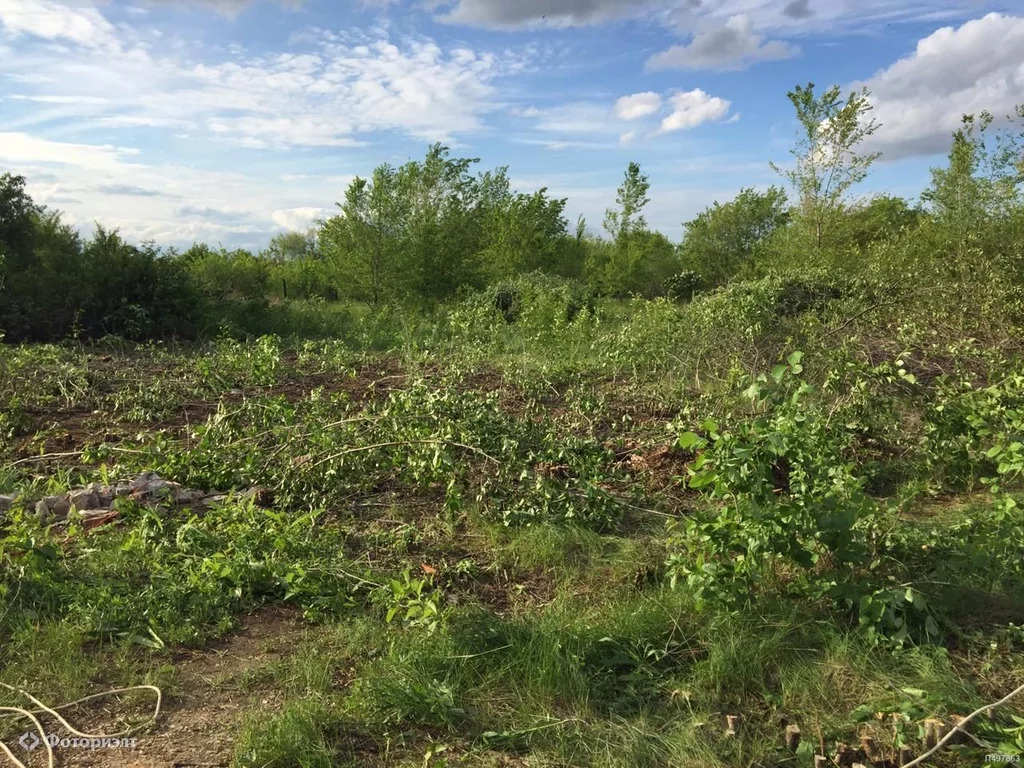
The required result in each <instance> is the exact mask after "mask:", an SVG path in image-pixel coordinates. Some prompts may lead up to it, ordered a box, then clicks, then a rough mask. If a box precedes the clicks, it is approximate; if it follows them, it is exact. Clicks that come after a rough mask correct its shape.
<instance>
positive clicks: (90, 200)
mask: <svg viewBox="0 0 1024 768" xmlns="http://www.w3.org/2000/svg"><path fill="white" fill-rule="evenodd" d="M0 165H2V166H3V167H4V169H5V170H11V171H13V172H14V173H20V174H23V175H24V176H25V177H26V178H27V180H28V187H29V193H30V194H31V195H32V196H33V197H34V198H35V200H36V202H39V203H41V204H43V205H49V206H54V207H57V208H59V209H62V210H63V211H64V212H65V219H66V221H68V222H69V223H71V224H73V225H76V226H79V227H81V228H84V229H89V228H90V227H91V226H92V224H93V223H94V222H96V221H99V222H101V223H103V225H104V226H108V227H114V228H119V229H120V230H121V232H122V233H123V234H124V235H125V236H126V237H127V238H128V239H129V240H132V241H135V242H138V241H142V240H154V241H156V242H157V243H160V244H162V245H170V244H174V245H179V246H180V245H188V244H189V243H191V242H192V241H194V240H202V241H206V242H210V243H212V244H216V243H218V242H225V243H227V244H230V245H236V246H237V245H241V246H246V247H254V248H258V247H262V246H264V245H265V244H266V242H267V240H268V239H269V237H270V236H271V235H272V234H273V233H274V232H275V231H277V230H279V229H280V228H282V227H285V228H292V227H294V228H305V227H306V226H307V225H308V224H309V223H310V221H311V220H312V219H314V218H316V217H317V216H318V215H321V214H322V213H323V212H326V211H327V210H328V209H324V208H320V207H317V203H322V202H323V201H327V200H337V199H339V198H340V197H341V196H342V195H343V193H344V189H345V186H346V185H347V184H348V182H349V181H351V177H350V176H338V175H334V176H316V175H305V176H304V177H303V179H302V182H301V183H298V184H291V185H283V184H282V183H281V182H280V180H278V179H274V178H262V177H260V176H249V175H245V174H241V173H229V172H215V171H201V170H196V169H194V168H187V167H184V166H177V165H150V164H145V163H141V162H138V153H136V152H135V150H131V149H123V148H118V147H110V146H101V145H88V144H72V143H67V142H58V141H48V140H45V139H40V138H35V137H32V136H27V135H25V134H22V133H10V132H8V133H0ZM243 200H244V201H245V205H246V206H247V207H246V208H245V209H240V208H239V207H238V203H239V201H243Z"/></svg>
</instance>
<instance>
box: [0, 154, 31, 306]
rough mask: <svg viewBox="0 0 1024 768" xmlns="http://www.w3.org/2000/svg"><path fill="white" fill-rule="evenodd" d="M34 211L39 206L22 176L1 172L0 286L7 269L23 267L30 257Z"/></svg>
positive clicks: (0, 287) (28, 262)
mask: <svg viewBox="0 0 1024 768" xmlns="http://www.w3.org/2000/svg"><path fill="white" fill-rule="evenodd" d="M37 213H39V208H38V207H37V206H36V205H35V203H33V202H32V198H31V197H29V194H28V192H26V191H25V177H24V176H14V175H12V174H10V173H5V174H2V175H0V289H2V288H3V276H4V274H5V272H6V271H7V270H10V271H16V270H21V269H25V268H27V267H28V266H29V264H30V263H31V261H32V237H33V232H34V224H33V221H34V217H35V215H36V214H37Z"/></svg>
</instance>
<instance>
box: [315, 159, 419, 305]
mask: <svg viewBox="0 0 1024 768" xmlns="http://www.w3.org/2000/svg"><path fill="white" fill-rule="evenodd" d="M410 202H411V201H410V200H409V199H408V190H407V189H406V188H405V187H404V186H403V178H402V177H401V175H400V174H399V172H398V171H397V170H396V169H395V168H393V167H392V166H391V165H388V164H384V165H380V166H378V167H377V168H376V169H375V170H374V172H373V176H372V177H371V178H370V179H363V178H358V177H357V178H356V179H354V180H353V181H352V183H351V184H349V187H348V189H347V190H346V192H345V202H344V203H339V204H338V207H339V208H340V209H341V215H340V216H335V217H333V218H331V219H329V220H328V221H326V222H325V223H324V225H323V228H322V229H321V232H320V238H321V242H323V243H324V247H325V250H326V251H327V253H328V260H329V262H330V265H331V270H332V272H333V273H334V276H335V282H336V283H337V284H338V285H339V287H342V286H344V287H345V288H346V289H347V290H346V291H345V292H346V293H347V294H348V295H350V296H352V297H353V298H358V299H364V300H366V301H369V302H371V303H372V304H374V305H376V304H379V303H381V301H383V300H384V299H385V298H386V292H388V291H389V290H390V291H391V292H392V293H402V292H403V290H404V289H405V288H406V287H407V285H408V280H407V279H405V275H404V269H403V266H404V265H403V254H404V250H405V240H406V233H405V228H406V216H407V213H408V210H409V207H410Z"/></svg>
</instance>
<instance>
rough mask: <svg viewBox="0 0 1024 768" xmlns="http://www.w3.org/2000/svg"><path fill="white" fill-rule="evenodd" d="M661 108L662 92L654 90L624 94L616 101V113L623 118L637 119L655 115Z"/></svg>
mask: <svg viewBox="0 0 1024 768" xmlns="http://www.w3.org/2000/svg"><path fill="white" fill-rule="evenodd" d="M659 109H661V94H658V93H654V92H653V91H647V92H646V93H634V94H633V95H632V96H623V97H622V98H621V99H619V100H618V101H617V102H615V114H616V115H618V116H619V117H620V118H621V119H622V120H636V119H638V118H641V117H646V116H647V115H653V114H654V113H655V112H657V111H658V110H659Z"/></svg>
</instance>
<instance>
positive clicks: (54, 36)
mask: <svg viewBox="0 0 1024 768" xmlns="http://www.w3.org/2000/svg"><path fill="white" fill-rule="evenodd" d="M1022 6H1024V3H1021V2H1020V0H351V2H342V1H341V0H131V1H130V2H123V1H122V0H0V173H2V172H5V171H10V172H13V173H17V174H22V175H24V176H25V177H26V178H27V180H28V189H29V192H30V194H32V196H33V197H34V198H35V200H36V202H38V203H42V204H44V205H46V206H49V207H51V208H55V209H59V210H61V211H63V212H64V214H65V217H66V220H68V221H70V222H72V223H74V224H75V225H77V226H79V227H80V228H81V229H82V230H83V232H85V233H88V232H89V231H91V229H92V228H93V226H94V223H95V222H99V223H101V224H103V225H104V226H106V227H108V228H118V229H120V231H121V233H122V234H123V235H124V236H125V237H126V238H128V239H129V240H131V241H135V242H138V241H144V240H152V241H155V242H157V243H158V244H161V245H175V246H179V247H184V246H187V245H189V244H191V243H192V242H195V241H202V242H207V243H210V244H211V245H223V246H225V247H248V248H260V247H263V246H264V245H265V244H266V243H267V242H268V241H269V239H270V237H272V236H273V235H274V234H275V233H277V232H281V231H284V230H287V229H304V228H306V227H308V226H310V224H311V223H312V222H314V221H315V220H317V219H318V218H321V217H324V216H329V215H332V212H334V211H336V208H335V204H336V203H337V202H338V201H339V200H342V199H343V198H344V191H345V188H346V186H347V185H348V184H349V183H350V181H351V180H352V178H354V177H355V176H366V175H369V174H370V173H371V172H372V170H373V168H374V167H375V166H377V165H379V164H381V163H385V162H386V163H391V164H401V163H404V162H406V161H408V160H412V159H421V158H422V157H423V155H424V154H425V152H426V149H427V147H428V146H429V145H430V144H431V143H433V142H442V143H444V144H446V145H448V146H449V147H451V149H452V152H453V154H455V155H456V156H460V157H473V158H480V161H481V162H480V163H479V165H478V168H479V170H485V169H489V168H495V167H499V166H508V168H509V175H510V177H511V179H512V181H513V185H514V186H515V187H516V188H517V189H520V190H522V191H533V190H535V189H538V188H540V187H547V188H548V189H549V191H550V193H551V194H552V195H555V196H557V197H567V198H568V200H569V202H568V206H567V214H568V215H569V216H570V218H571V219H572V220H573V221H575V219H576V217H577V216H578V215H583V216H584V217H585V218H586V219H587V222H588V224H589V228H590V229H591V230H592V231H595V232H596V231H598V230H599V229H600V223H601V221H602V218H603V212H604V210H605V209H606V208H607V207H608V206H610V205H613V204H614V200H615V190H616V187H617V186H618V184H619V183H620V181H621V179H622V177H623V173H624V170H625V168H626V166H627V165H628V163H630V162H632V161H635V162H639V163H640V164H641V166H642V167H643V170H644V172H645V173H646V174H647V175H648V176H649V177H650V181H651V185H652V186H651V193H650V198H651V202H650V205H649V206H648V210H647V219H648V222H649V224H650V225H651V226H653V227H655V228H656V229H659V230H661V231H662V232H664V233H665V234H666V235H668V236H669V237H671V238H673V239H676V240H678V239H679V238H680V237H681V236H682V234H683V231H684V230H683V226H682V223H683V222H684V221H686V220H688V219H690V218H692V217H693V216H694V215H696V214H697V213H698V212H699V211H700V210H702V209H703V208H704V207H706V206H708V205H710V204H711V203H712V202H714V201H716V200H717V201H722V202H724V201H726V200H728V199H731V198H732V197H733V196H734V195H735V194H736V193H737V192H738V191H739V190H740V189H741V188H743V187H759V188H763V187H766V186H768V185H770V184H773V183H781V182H782V180H781V179H780V177H779V176H778V175H777V174H776V173H775V172H774V171H773V170H772V169H771V167H770V165H769V163H770V162H772V161H774V162H776V163H778V164H780V165H784V164H785V163H786V161H787V159H788V158H789V157H790V155H789V151H790V148H791V147H792V146H793V143H794V139H795V136H796V125H795V119H794V114H793V109H792V106H791V105H790V103H789V102H788V100H787V98H786V93H787V91H789V90H791V89H792V88H793V87H794V86H795V85H797V84H806V83H807V82H814V83H815V84H816V85H817V86H818V88H819V89H822V88H824V87H827V86H829V85H832V84H837V85H840V86H842V87H843V88H844V89H847V90H849V89H859V88H862V87H866V88H867V89H868V90H869V91H870V93H871V96H870V100H871V104H872V106H873V107H874V111H873V116H874V117H875V118H876V119H877V120H878V121H879V122H880V123H881V126H882V127H881V128H880V129H879V130H878V132H877V133H876V134H875V135H874V136H873V137H872V138H871V140H870V146H868V147H866V148H865V149H866V150H870V151H878V152H881V153H882V157H881V160H880V161H879V162H878V164H877V165H876V167H875V168H874V169H873V171H872V174H871V177H870V178H869V180H868V181H867V182H865V184H864V185H862V188H861V189H860V190H859V192H860V193H861V194H864V195H867V194H872V193H875V192H882V191H885V192H890V193H894V194H900V195H904V196H907V197H910V198H916V197H917V196H918V195H919V194H920V192H921V190H922V189H923V188H924V187H925V186H926V185H927V183H928V180H929V168H930V167H934V166H937V165H941V164H942V162H943V155H944V153H945V152H946V151H947V150H948V146H949V137H950V133H951V132H952V131H953V130H954V129H955V128H956V126H957V124H958V123H959V120H960V117H961V115H962V114H964V113H966V112H979V111H981V110H984V109H987V110H989V111H990V112H992V113H993V114H994V115H995V116H996V117H997V118H1000V119H1001V118H1002V117H1003V116H1004V115H1006V114H1008V113H1010V112H1011V111H1012V109H1013V107H1014V105H1015V103H1017V102H1018V101H1024V7H1022Z"/></svg>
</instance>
